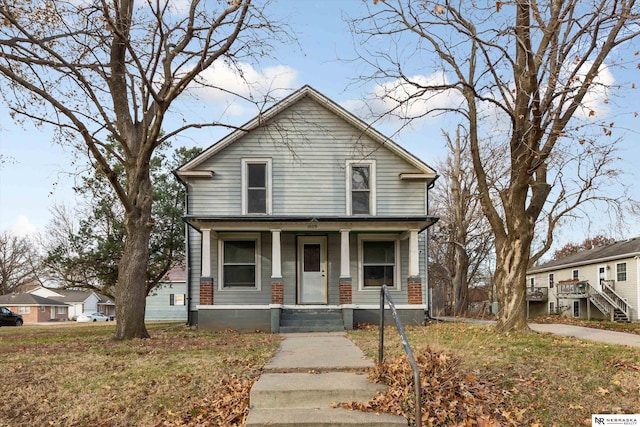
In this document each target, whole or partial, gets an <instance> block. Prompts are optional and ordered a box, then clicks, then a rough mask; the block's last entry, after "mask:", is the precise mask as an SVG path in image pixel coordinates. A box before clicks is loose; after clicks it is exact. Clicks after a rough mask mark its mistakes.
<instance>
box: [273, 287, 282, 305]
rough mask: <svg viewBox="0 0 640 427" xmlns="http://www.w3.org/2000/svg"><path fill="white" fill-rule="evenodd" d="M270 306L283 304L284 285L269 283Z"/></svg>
mask: <svg viewBox="0 0 640 427" xmlns="http://www.w3.org/2000/svg"><path fill="white" fill-rule="evenodd" d="M271 304H284V284H283V283H282V282H271Z"/></svg>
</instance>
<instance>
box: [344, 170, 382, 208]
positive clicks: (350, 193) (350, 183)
mask: <svg viewBox="0 0 640 427" xmlns="http://www.w3.org/2000/svg"><path fill="white" fill-rule="evenodd" d="M375 166H376V164H375V162H374V161H372V160H369V161H348V162H347V215H375V213H376V168H375Z"/></svg>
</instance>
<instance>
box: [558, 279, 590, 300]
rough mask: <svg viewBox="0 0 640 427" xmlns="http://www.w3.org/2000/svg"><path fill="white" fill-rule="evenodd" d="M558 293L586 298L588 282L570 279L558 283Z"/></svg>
mask: <svg viewBox="0 0 640 427" xmlns="http://www.w3.org/2000/svg"><path fill="white" fill-rule="evenodd" d="M557 293H558V295H561V294H563V295H573V296H577V297H582V298H586V297H587V296H588V283H586V282H580V281H577V280H576V281H570V282H564V283H563V282H561V283H558V289H557Z"/></svg>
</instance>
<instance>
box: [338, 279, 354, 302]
mask: <svg viewBox="0 0 640 427" xmlns="http://www.w3.org/2000/svg"><path fill="white" fill-rule="evenodd" d="M339 287H340V304H351V303H352V302H353V294H352V290H351V282H340V284H339Z"/></svg>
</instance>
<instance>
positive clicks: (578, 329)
mask: <svg viewBox="0 0 640 427" xmlns="http://www.w3.org/2000/svg"><path fill="white" fill-rule="evenodd" d="M437 320H441V321H444V322H466V323H477V324H481V325H495V324H496V322H495V320H482V319H467V318H461V317H438V319H437ZM529 327H530V328H531V329H533V330H534V331H536V332H541V333H549V334H554V335H561V336H565V337H574V338H578V339H581V340H587V341H596V342H601V343H605V344H616V345H628V346H630V347H640V335H637V334H628V333H625V332H615V331H607V330H604V329H595V328H585V327H582V326H573V325H565V324H562V323H529Z"/></svg>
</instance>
